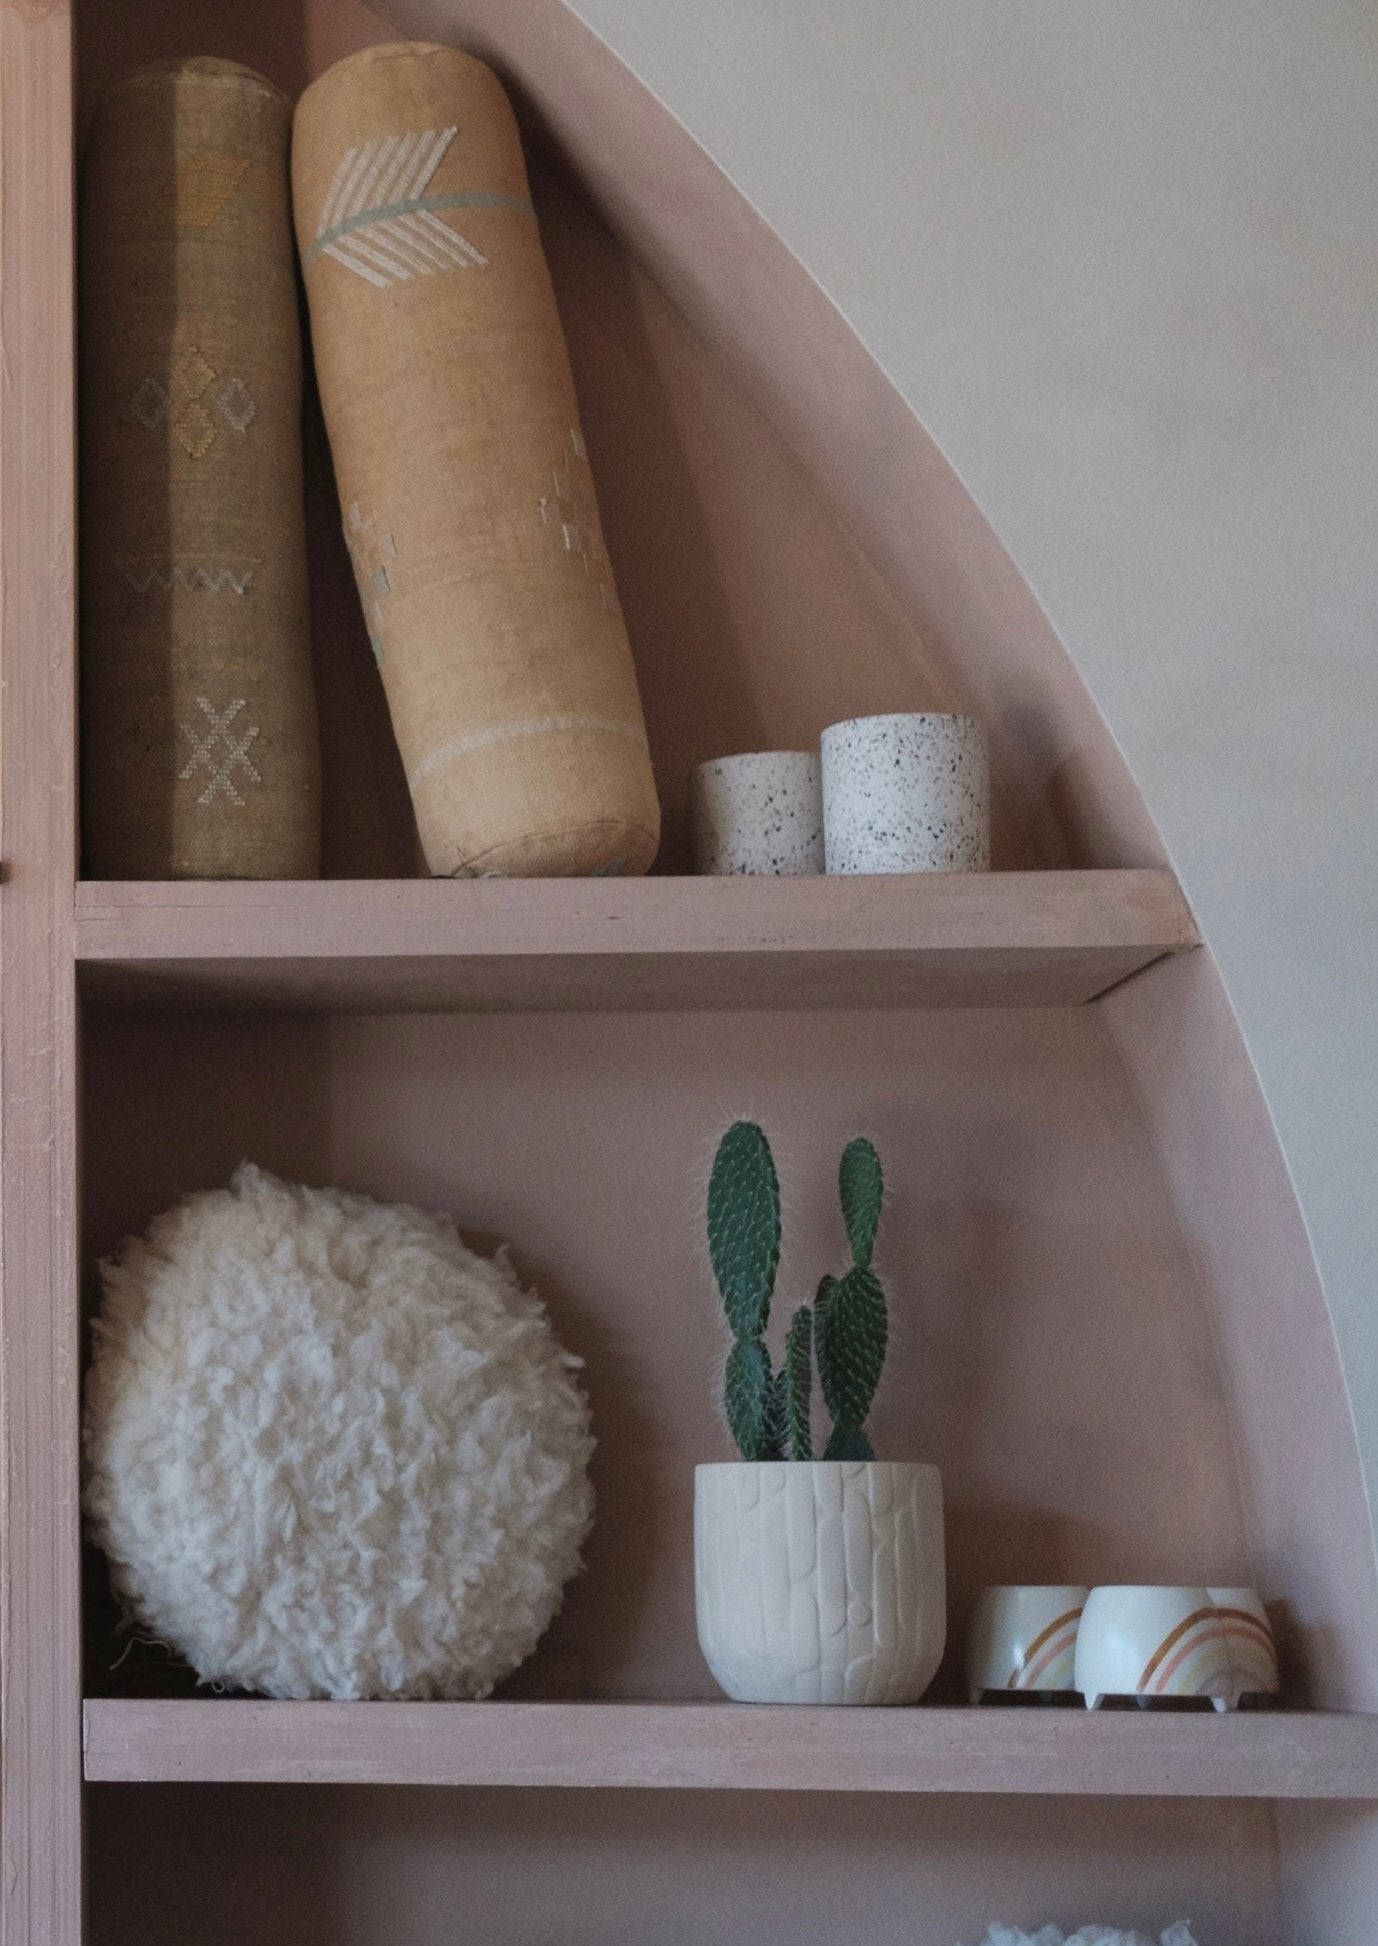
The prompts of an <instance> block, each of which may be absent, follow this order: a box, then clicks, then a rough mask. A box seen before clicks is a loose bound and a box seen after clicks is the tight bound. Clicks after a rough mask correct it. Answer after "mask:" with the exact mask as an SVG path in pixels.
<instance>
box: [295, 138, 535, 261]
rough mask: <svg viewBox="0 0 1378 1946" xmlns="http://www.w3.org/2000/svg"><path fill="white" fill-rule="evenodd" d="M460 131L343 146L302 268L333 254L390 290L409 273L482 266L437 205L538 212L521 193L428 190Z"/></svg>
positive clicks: (481, 257) (477, 252) (476, 252)
mask: <svg viewBox="0 0 1378 1946" xmlns="http://www.w3.org/2000/svg"><path fill="white" fill-rule="evenodd" d="M458 132H459V131H458V129H457V128H424V129H419V130H415V129H414V130H412V131H410V132H409V133H408V134H406V135H386V136H381V137H379V138H378V139H377V140H375V141H372V142H364V143H362V144H361V145H360V146H359V147H357V148H352V149H346V150H345V152H344V154H343V155H342V156H341V157H340V162H339V167H338V168H337V169H336V171H335V175H334V178H333V180H332V182H331V184H330V188H329V189H328V190H327V191H326V197H325V201H324V203H323V204H322V205H321V214H320V221H319V222H318V224H317V226H316V234H315V237H314V238H313V239H312V242H311V245H310V248H309V249H308V250H307V252H306V254H305V256H304V258H303V260H302V261H303V266H305V265H309V264H310V263H311V261H312V259H313V258H314V257H317V256H327V257H333V258H334V260H335V262H336V263H338V264H343V265H344V267H345V269H346V270H352V271H353V272H354V274H355V276H356V277H362V278H363V279H364V280H365V282H366V283H369V284H373V285H375V286H376V287H377V288H378V289H379V290H387V289H388V288H389V286H391V285H393V284H398V283H403V282H405V281H407V280H409V279H410V278H412V277H432V276H434V275H435V274H436V272H437V271H444V270H472V269H479V270H482V269H484V268H486V266H487V263H488V259H487V257H485V256H484V254H483V252H482V251H481V250H478V249H476V248H475V246H474V245H473V244H472V243H470V242H469V240H468V238H467V237H463V236H461V235H460V233H459V231H458V230H455V229H452V228H451V227H450V225H449V224H448V223H442V222H441V220H440V217H439V215H438V214H437V212H438V211H440V210H448V209H515V210H520V211H522V212H523V213H524V214H526V215H528V216H534V215H535V214H536V212H535V210H534V209H533V208H532V206H531V204H530V203H529V202H528V201H527V200H526V198H525V197H522V196H499V195H496V194H493V193H492V192H490V191H487V190H457V191H454V192H453V193H450V194H447V195H436V196H428V195H427V194H426V191H427V189H428V188H429V186H430V184H431V182H432V180H433V179H434V177H435V173H436V170H437V169H438V168H439V167H440V165H441V163H442V162H443V161H444V159H445V153H446V151H447V150H448V148H449V146H450V144H451V142H453V141H454V139H455V136H456V135H457V134H458Z"/></svg>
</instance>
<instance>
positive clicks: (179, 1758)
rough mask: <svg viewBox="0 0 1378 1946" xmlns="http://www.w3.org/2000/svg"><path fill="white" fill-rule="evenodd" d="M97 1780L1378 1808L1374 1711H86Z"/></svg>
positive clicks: (122, 1707)
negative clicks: (981, 1795) (1279, 1802)
mask: <svg viewBox="0 0 1378 1946" xmlns="http://www.w3.org/2000/svg"><path fill="white" fill-rule="evenodd" d="M85 1770H86V1776H87V1778H88V1779H89V1780H90V1781H92V1782H97V1783H112V1782H113V1783H154V1782H172V1783H260V1784H263V1783H279V1784H293V1783H298V1784H299V1783H317V1784H469V1785H532V1786H573V1787H585V1788H587V1787H594V1786H601V1787H616V1786H635V1787H638V1788H642V1789H669V1790H674V1789H714V1790H723V1789H726V1790H796V1791H913V1792H929V1793H933V1792H948V1791H977V1792H992V1791H1006V1792H1013V1793H1017V1794H1020V1795H1047V1794H1061V1795H1080V1794H1088V1795H1089V1794H1097V1795H1111V1796H1125V1797H1235V1798H1356V1799H1357V1798H1374V1797H1378V1716H1362V1715H1347V1714H1341V1713H1338V1712H1336V1713H1319V1712H1305V1713H1302V1712H1296V1713H1289V1712H1277V1713H1272V1712H1262V1711H1260V1712H1244V1713H1241V1714H1238V1715H1231V1716H1215V1715H1213V1714H1211V1715H1207V1714H1188V1713H1182V1714H1176V1713H1174V1714H1164V1715H1150V1714H1146V1713H1140V1712H1138V1711H1121V1710H1110V1711H1104V1712H1100V1713H1097V1714H1094V1715H1093V1714H1090V1713H1089V1712H1085V1711H1080V1710H1075V1709H998V1708H988V1709H900V1710H845V1709H844V1710H836V1709H817V1708H812V1707H792V1708H788V1709H785V1708H773V1707H767V1706H743V1705H739V1704H731V1703H520V1702H513V1703H504V1702H493V1703H272V1702H225V1701H221V1702H188V1701H178V1702H164V1701H151V1702H142V1701H127V1700H123V1699H121V1700H115V1701H93V1702H88V1703H87V1704H86V1719H85Z"/></svg>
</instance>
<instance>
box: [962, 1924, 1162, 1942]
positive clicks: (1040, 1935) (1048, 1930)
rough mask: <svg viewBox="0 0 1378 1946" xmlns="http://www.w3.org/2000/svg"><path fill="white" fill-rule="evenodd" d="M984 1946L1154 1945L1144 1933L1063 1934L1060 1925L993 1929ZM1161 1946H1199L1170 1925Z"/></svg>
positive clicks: (1095, 1930) (1099, 1929) (1091, 1930)
mask: <svg viewBox="0 0 1378 1946" xmlns="http://www.w3.org/2000/svg"><path fill="white" fill-rule="evenodd" d="M981 1946H1154V1941H1153V1940H1151V1939H1149V1938H1147V1937H1146V1935H1145V1934H1143V1933H1141V1932H1120V1931H1119V1930H1118V1929H1117V1928H1116V1927H1114V1926H1083V1927H1081V1929H1080V1931H1078V1932H1074V1933H1067V1934H1063V1933H1060V1932H1059V1931H1058V1929H1057V1927H1056V1926H1044V1928H1043V1929H1042V1931H1041V1932H1019V1931H1017V1930H1016V1929H1015V1928H1014V1927H1012V1926H992V1927H991V1929H990V1931H989V1932H988V1933H987V1934H986V1936H985V1939H984V1940H983V1941H982V1943H981ZM1157 1946H1196V1941H1195V1940H1194V1939H1193V1938H1192V1936H1191V1934H1190V1933H1189V1932H1188V1931H1187V1928H1186V1927H1185V1926H1184V1925H1180V1924H1179V1925H1176V1926H1169V1927H1168V1929H1167V1931H1166V1932H1165V1933H1163V1934H1161V1935H1160V1937H1159V1939H1158V1941H1157Z"/></svg>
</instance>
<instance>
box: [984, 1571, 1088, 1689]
mask: <svg viewBox="0 0 1378 1946" xmlns="http://www.w3.org/2000/svg"><path fill="white" fill-rule="evenodd" d="M1086 1595H1087V1590H1086V1589H1085V1588H1078V1587H1074V1586H1069V1585H1064V1584H1056V1585H1049V1586H1039V1585H1034V1584H1032V1583H1025V1584H1023V1585H1020V1586H1014V1587H1003V1588H983V1589H982V1590H981V1593H980V1596H979V1597H978V1599H977V1602H976V1608H975V1611H974V1613H973V1615H972V1618H971V1627H970V1629H969V1630H968V1633H967V1662H966V1669H967V1690H968V1693H969V1695H970V1697H971V1700H972V1702H973V1703H979V1702H980V1701H981V1698H982V1697H983V1696H984V1695H986V1694H988V1693H990V1692H993V1691H997V1690H999V1691H1008V1692H1014V1693H1025V1694H1032V1695H1052V1694H1056V1693H1057V1692H1058V1691H1060V1690H1071V1689H1074V1688H1075V1687H1076V1684H1075V1681H1074V1675H1075V1658H1076V1643H1077V1627H1078V1624H1079V1623H1080V1621H1081V1611H1082V1607H1083V1604H1084V1603H1085V1601H1086Z"/></svg>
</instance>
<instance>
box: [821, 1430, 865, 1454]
mask: <svg viewBox="0 0 1378 1946" xmlns="http://www.w3.org/2000/svg"><path fill="white" fill-rule="evenodd" d="M875 1456H876V1455H875V1449H874V1448H873V1447H872V1445H871V1442H870V1440H869V1439H868V1438H867V1437H866V1435H865V1433H864V1432H863V1431H862V1430H861V1428H860V1426H834V1427H833V1430H832V1437H831V1438H830V1439H829V1441H828V1443H827V1446H826V1447H825V1448H824V1451H823V1457H824V1459H825V1460H873V1459H874V1458H875Z"/></svg>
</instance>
